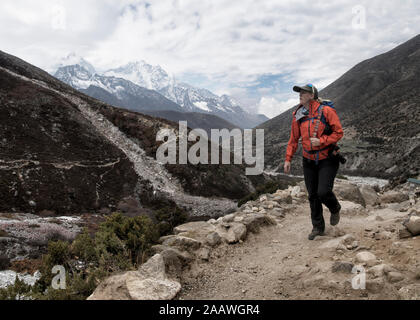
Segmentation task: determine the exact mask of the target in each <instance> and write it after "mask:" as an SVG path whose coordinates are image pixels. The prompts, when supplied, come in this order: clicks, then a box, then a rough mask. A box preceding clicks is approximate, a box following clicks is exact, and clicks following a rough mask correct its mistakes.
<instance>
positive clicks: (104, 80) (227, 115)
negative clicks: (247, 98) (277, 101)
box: [55, 54, 267, 128]
mask: <svg viewBox="0 0 420 320" xmlns="http://www.w3.org/2000/svg"><path fill="white" fill-rule="evenodd" d="M64 63H68V65H67V66H64V65H63V64H64ZM55 76H56V77H57V78H58V79H60V80H62V81H64V82H66V83H68V84H70V85H71V86H73V87H74V88H76V89H79V90H80V89H83V90H85V89H88V88H89V87H90V86H95V87H99V88H101V89H104V90H105V91H107V92H108V93H110V94H112V95H114V96H115V97H116V98H118V99H122V98H123V96H126V95H127V94H130V95H132V96H137V95H138V94H139V92H140V91H139V90H138V88H133V87H132V86H135V87H142V88H146V89H149V90H153V91H156V92H157V93H159V94H160V95H162V96H163V97H165V98H166V99H168V100H170V101H171V102H173V103H175V104H176V105H178V106H177V107H178V108H179V107H180V110H182V111H184V112H200V113H208V114H213V115H216V116H219V117H221V118H223V119H225V120H227V121H230V122H231V123H234V124H236V125H237V126H238V127H242V128H253V127H256V126H257V125H258V124H260V123H262V122H264V121H265V120H267V119H261V118H260V117H256V116H254V115H252V114H249V113H248V112H246V111H245V110H243V109H242V108H241V107H240V105H239V104H238V103H237V102H236V101H235V100H234V99H233V98H232V97H229V96H228V95H222V96H218V95H216V94H214V93H212V92H211V91H209V90H207V89H203V88H197V87H194V86H192V85H190V84H187V83H183V82H178V81H176V79H175V78H174V77H173V76H170V75H169V74H168V73H167V72H166V71H165V70H163V69H162V67H160V66H153V65H150V64H148V63H146V62H145V61H143V60H139V61H134V62H130V63H127V64H125V65H123V66H120V67H117V68H114V69H109V70H107V71H105V72H104V73H102V74H101V75H99V74H97V73H96V71H95V68H94V67H93V66H92V65H91V64H90V63H88V62H87V61H86V60H84V59H83V58H81V57H79V56H77V55H75V54H70V55H69V56H67V57H66V58H64V59H63V62H62V65H61V66H60V68H59V69H58V71H57V72H56V74H55Z"/></svg>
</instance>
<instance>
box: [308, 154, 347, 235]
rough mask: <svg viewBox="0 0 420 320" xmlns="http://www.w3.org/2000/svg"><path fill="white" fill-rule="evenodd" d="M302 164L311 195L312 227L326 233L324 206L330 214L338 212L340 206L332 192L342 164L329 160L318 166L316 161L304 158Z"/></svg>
mask: <svg viewBox="0 0 420 320" xmlns="http://www.w3.org/2000/svg"><path fill="white" fill-rule="evenodd" d="M302 164H303V174H304V177H305V184H306V188H307V190H308V194H309V203H310V207H311V219H312V225H313V228H314V229H318V230H321V231H324V230H325V221H324V216H323V214H322V204H324V205H325V206H326V207H327V208H328V209H329V210H330V212H337V208H338V205H339V203H338V200H337V198H336V197H335V195H334V193H333V191H332V190H333V187H334V179H335V177H336V175H337V171H338V168H339V166H340V162H339V161H337V160H336V159H332V158H327V159H324V160H320V161H319V162H318V165H316V163H315V161H313V160H309V159H306V158H303V163H302Z"/></svg>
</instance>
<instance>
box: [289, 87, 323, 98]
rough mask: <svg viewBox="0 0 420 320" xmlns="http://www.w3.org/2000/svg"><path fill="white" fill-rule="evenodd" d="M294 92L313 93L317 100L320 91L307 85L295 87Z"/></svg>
mask: <svg viewBox="0 0 420 320" xmlns="http://www.w3.org/2000/svg"><path fill="white" fill-rule="evenodd" d="M293 91H295V92H301V91H307V92H309V93H313V94H314V95H315V97H314V98H315V99H318V89H317V88H316V87H315V86H314V85H313V84H310V83H309V84H307V85H305V86H302V87H300V86H294V87H293Z"/></svg>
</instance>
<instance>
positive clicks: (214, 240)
mask: <svg viewBox="0 0 420 320" xmlns="http://www.w3.org/2000/svg"><path fill="white" fill-rule="evenodd" d="M221 242H222V238H221V237H220V235H219V234H218V233H217V232H212V233H209V234H208V235H207V237H206V243H207V244H208V245H209V246H211V247H215V246H217V245H219V244H220V243H221Z"/></svg>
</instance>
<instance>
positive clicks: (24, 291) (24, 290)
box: [0, 277, 31, 300]
mask: <svg viewBox="0 0 420 320" xmlns="http://www.w3.org/2000/svg"><path fill="white" fill-rule="evenodd" d="M30 292H31V286H30V285H27V284H25V282H23V281H22V280H20V279H19V278H18V277H16V281H15V284H14V285H13V286H9V287H7V288H4V289H0V300H21V299H24V298H26V297H28V296H30Z"/></svg>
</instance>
